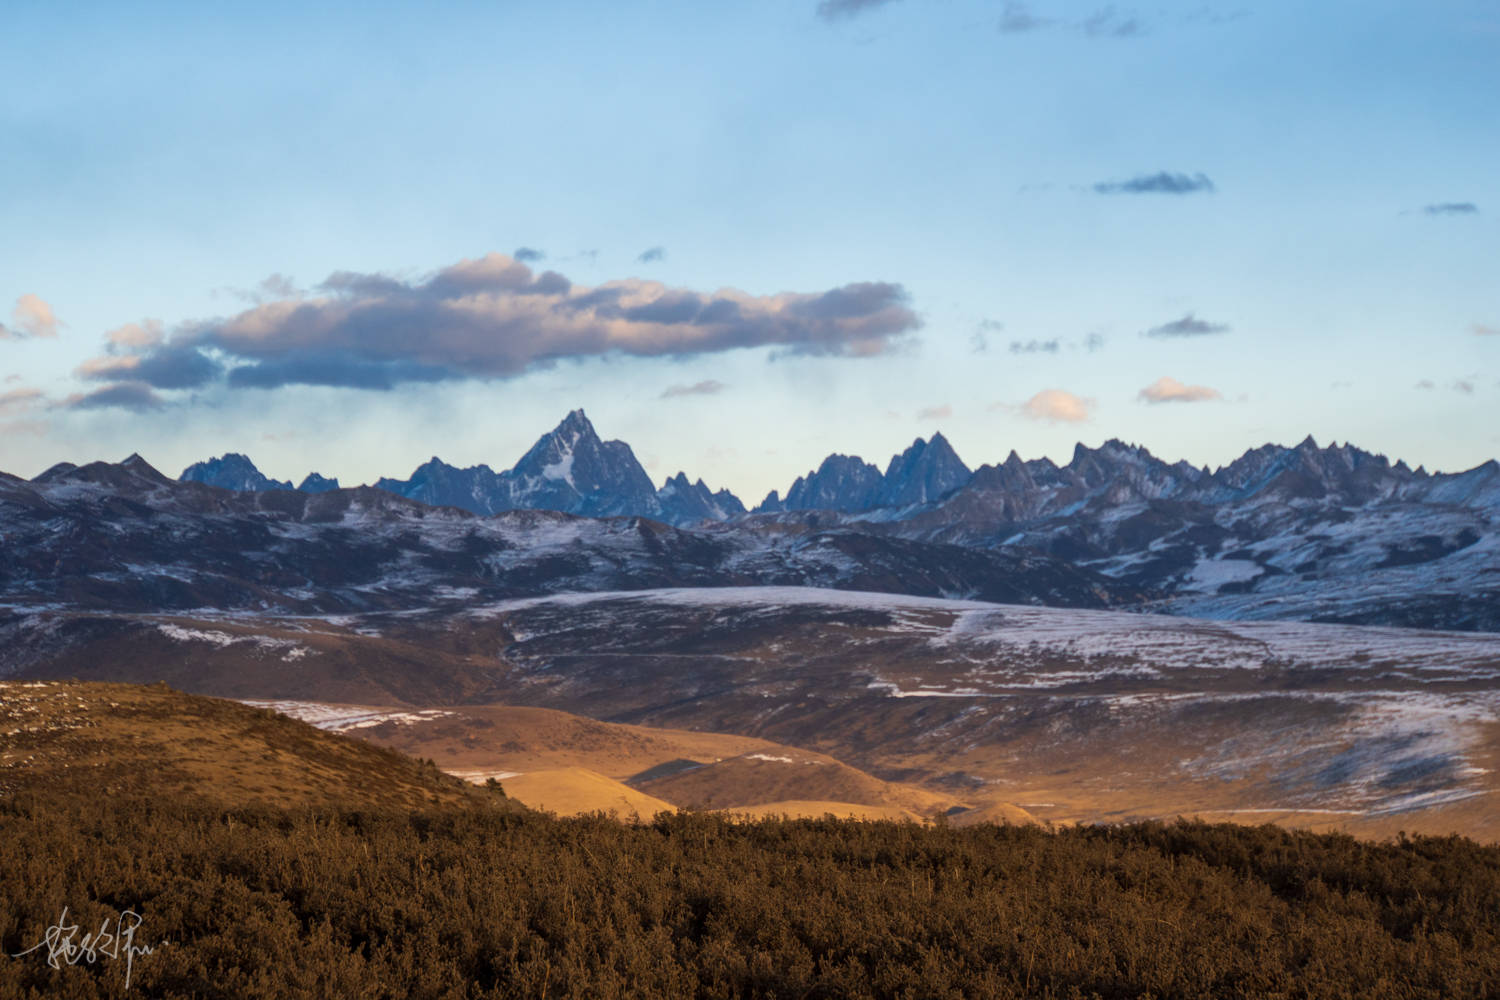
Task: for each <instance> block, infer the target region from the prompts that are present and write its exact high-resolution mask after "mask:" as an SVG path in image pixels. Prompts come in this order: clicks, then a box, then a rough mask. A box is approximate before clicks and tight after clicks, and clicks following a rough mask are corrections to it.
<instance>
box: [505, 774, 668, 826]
mask: <svg viewBox="0 0 1500 1000" xmlns="http://www.w3.org/2000/svg"><path fill="white" fill-rule="evenodd" d="M503 784H504V786H505V793H506V795H508V796H510V797H511V798H514V799H516V800H517V801H519V802H523V803H525V804H526V805H528V806H530V807H531V808H533V809H540V810H541V811H543V812H550V813H557V814H558V815H559V816H579V815H583V814H585V813H595V812H603V813H613V814H615V815H616V816H618V817H619V818H620V819H627V820H631V819H650V818H651V817H652V816H655V815H656V814H657V813H660V812H672V811H673V809H674V808H675V807H674V806H673V805H672V803H670V802H665V801H663V800H662V799H658V798H655V797H653V796H651V795H647V794H645V793H644V792H640V791H637V790H636V789H634V788H631V787H630V786H629V785H626V784H624V783H623V782H619V781H616V780H614V779H613V778H607V777H605V776H604V775H602V774H600V773H599V772H597V771H590V770H588V769H587V768H583V767H559V768H553V769H549V770H545V771H529V772H527V773H526V774H517V775H513V776H511V777H509V778H506V779H505V781H504V782H503Z"/></svg>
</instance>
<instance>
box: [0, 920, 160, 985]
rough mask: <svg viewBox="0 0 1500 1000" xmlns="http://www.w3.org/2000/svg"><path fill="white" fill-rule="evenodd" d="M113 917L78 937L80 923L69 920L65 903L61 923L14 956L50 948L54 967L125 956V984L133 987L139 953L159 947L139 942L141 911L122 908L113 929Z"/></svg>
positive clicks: (50, 962) (54, 925) (48, 952)
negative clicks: (132, 978) (131, 975)
mask: <svg viewBox="0 0 1500 1000" xmlns="http://www.w3.org/2000/svg"><path fill="white" fill-rule="evenodd" d="M112 921H114V918H113V917H105V918H104V920H103V922H102V923H100V924H99V929H98V930H97V931H94V932H93V933H90V934H85V935H84V936H83V937H81V938H80V937H78V925H77V924H70V923H68V908H67V907H66V906H64V907H63V911H62V915H61V916H59V917H58V918H57V923H55V924H53V925H52V926H51V927H48V928H47V933H46V934H44V935H43V936H42V940H41V941H39V942H37V943H36V944H34V945H32V946H31V947H30V948H27V949H26V950H25V951H18V952H16V953H15V954H13V955H11V958H21V957H23V956H25V955H30V954H31V953H32V952H34V951H40V950H42V949H43V948H45V949H47V964H48V965H50V966H52V968H54V969H60V968H62V963H64V962H66V963H67V964H69V965H77V964H78V963H79V962H87V963H88V964H90V965H92V964H93V963H94V962H96V961H98V960H99V959H100V958H111V959H118V958H119V957H120V956H121V955H124V956H125V988H126V989H127V990H128V989H130V972H131V969H132V968H133V967H134V966H135V956H137V955H149V954H151V953H152V952H153V951H155V950H156V949H154V948H152V947H151V946H150V945H144V944H139V945H138V944H136V943H135V931H136V928H137V927H139V926H141V915H140V914H139V913H136V912H135V911H134V910H121V911H120V918H119V920H118V921H114V923H115V929H114V930H113V931H111V930H110V929H109V925H110V923H111V922H112Z"/></svg>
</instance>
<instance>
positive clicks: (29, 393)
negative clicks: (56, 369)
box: [0, 388, 42, 417]
mask: <svg viewBox="0 0 1500 1000" xmlns="http://www.w3.org/2000/svg"><path fill="white" fill-rule="evenodd" d="M41 402H42V390H40V389H31V388H22V389H11V390H10V391H9V392H0V417H14V416H18V415H19V414H22V413H26V412H27V411H29V410H31V409H33V408H35V407H37V406H38V405H40V404H41Z"/></svg>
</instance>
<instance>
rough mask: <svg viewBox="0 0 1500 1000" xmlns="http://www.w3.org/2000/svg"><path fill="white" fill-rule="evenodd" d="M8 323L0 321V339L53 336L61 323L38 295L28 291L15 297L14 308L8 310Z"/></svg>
mask: <svg viewBox="0 0 1500 1000" xmlns="http://www.w3.org/2000/svg"><path fill="white" fill-rule="evenodd" d="M10 324H11V325H10V326H6V325H5V324H4V323H0V340H7V339H14V340H20V339H23V338H25V337H55V336H57V328H58V327H59V326H61V325H62V324H61V323H60V322H58V319H57V314H56V313H55V312H53V311H52V307H51V306H50V305H48V304H47V303H46V302H45V301H43V299H42V298H41V297H40V296H37V295H31V294H29V293H28V294H26V295H23V296H21V297H20V298H19V299H16V305H15V308H13V309H12V310H11V312H10Z"/></svg>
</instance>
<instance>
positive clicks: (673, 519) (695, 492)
mask: <svg viewBox="0 0 1500 1000" xmlns="http://www.w3.org/2000/svg"><path fill="white" fill-rule="evenodd" d="M656 501H657V503H659V504H660V505H661V512H662V517H663V519H664V520H666V521H668V522H669V523H671V524H695V523H697V522H699V521H727V520H729V519H730V518H731V517H737V516H739V515H740V514H743V513H745V505H744V504H742V503H740V499H739V497H737V496H735V495H734V494H733V493H731V492H729V491H728V490H720V491H719V492H717V493H713V492H710V490H709V488H708V487H707V486H705V485H704V483H703V480H701V479H700V480H698V481H697V482H696V483H689V482H688V478H687V474H686V473H682V472H679V473H677V475H675V476H673V477H672V478H671V479H668V480H667V481H666V482H664V483H662V486H661V489H659V490H657V491H656Z"/></svg>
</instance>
